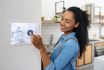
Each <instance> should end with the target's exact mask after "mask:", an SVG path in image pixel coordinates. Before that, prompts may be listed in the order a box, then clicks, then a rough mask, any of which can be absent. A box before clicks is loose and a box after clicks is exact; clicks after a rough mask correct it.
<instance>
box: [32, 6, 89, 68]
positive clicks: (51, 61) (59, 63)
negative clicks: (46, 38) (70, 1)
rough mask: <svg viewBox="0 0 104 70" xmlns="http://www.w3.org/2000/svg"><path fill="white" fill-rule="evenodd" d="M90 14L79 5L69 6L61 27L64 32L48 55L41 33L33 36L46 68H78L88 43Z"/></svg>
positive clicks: (33, 41) (63, 16)
mask: <svg viewBox="0 0 104 70" xmlns="http://www.w3.org/2000/svg"><path fill="white" fill-rule="evenodd" d="M89 26H90V24H89V20H88V15H87V14H86V12H84V11H83V10H81V9H80V8H78V7H70V8H68V9H67V10H66V11H65V12H64V13H63V15H62V19H61V21H60V27H61V29H60V30H61V31H62V32H63V34H62V35H61V37H60V38H59V40H58V41H57V43H56V45H55V46H54V47H55V48H54V50H53V51H52V53H51V56H48V54H47V52H46V49H45V47H44V45H43V41H42V38H41V37H40V36H39V35H33V36H32V43H33V45H34V47H36V48H37V49H39V51H40V54H41V59H42V63H43V66H44V69H45V70H76V60H77V58H78V55H79V57H81V56H82V54H83V52H84V51H85V48H86V47H85V46H86V45H88V42H89V39H88V30H87V29H88V27H89Z"/></svg>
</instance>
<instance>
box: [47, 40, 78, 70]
mask: <svg viewBox="0 0 104 70" xmlns="http://www.w3.org/2000/svg"><path fill="white" fill-rule="evenodd" d="M76 47H77V43H76V41H75V40H69V41H68V42H67V43H65V44H64V48H63V49H62V51H61V52H60V54H59V55H58V57H57V58H56V59H55V61H54V62H52V61H51V63H50V64H49V65H48V66H47V67H46V68H45V70H62V69H63V68H64V67H65V66H66V65H67V64H68V62H69V61H70V59H71V58H72V57H73V55H76V51H77V49H76Z"/></svg>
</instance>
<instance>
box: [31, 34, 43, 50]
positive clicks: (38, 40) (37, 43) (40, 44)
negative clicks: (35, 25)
mask: <svg viewBox="0 0 104 70" xmlns="http://www.w3.org/2000/svg"><path fill="white" fill-rule="evenodd" d="M31 41H32V44H33V45H34V46H35V47H36V48H37V49H39V50H40V49H41V48H43V41H42V38H41V36H40V35H32V37H31Z"/></svg>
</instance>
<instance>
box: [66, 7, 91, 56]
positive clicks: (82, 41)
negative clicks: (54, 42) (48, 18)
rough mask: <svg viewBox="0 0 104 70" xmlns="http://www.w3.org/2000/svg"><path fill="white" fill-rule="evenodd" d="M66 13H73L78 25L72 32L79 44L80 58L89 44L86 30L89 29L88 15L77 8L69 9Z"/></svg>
mask: <svg viewBox="0 0 104 70" xmlns="http://www.w3.org/2000/svg"><path fill="white" fill-rule="evenodd" d="M66 11H71V12H72V13H74V19H75V21H76V23H79V26H78V27H77V28H75V29H74V32H76V38H77V39H78V42H79V46H80V58H81V56H82V54H83V52H84V51H85V50H86V46H87V45H88V43H89V38H88V28H89V27H90V22H89V19H88V14H87V13H86V11H83V10H81V9H80V8H78V7H70V8H68V9H67V10H66Z"/></svg>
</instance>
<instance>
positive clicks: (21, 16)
mask: <svg viewBox="0 0 104 70" xmlns="http://www.w3.org/2000/svg"><path fill="white" fill-rule="evenodd" d="M40 13H41V1H40V0H0V70H41V69H40V56H39V51H38V50H37V49H36V48H34V47H33V46H32V45H25V46H9V43H10V42H9V37H10V33H9V29H10V24H11V23H12V22H18V23H19V22H20V23H22V22H23V23H29V22H31V23H35V22H36V23H40V16H41V14H40ZM39 31H40V30H39Z"/></svg>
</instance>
